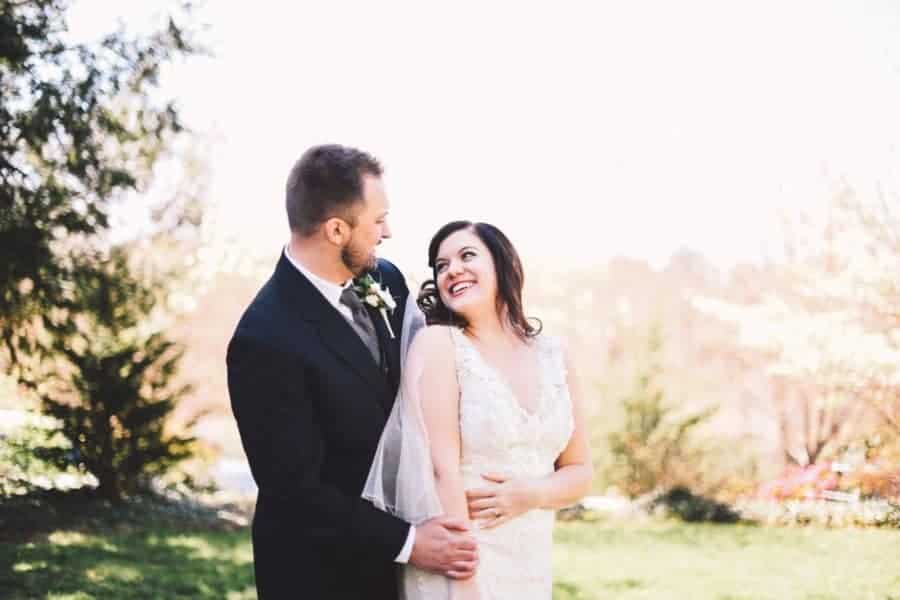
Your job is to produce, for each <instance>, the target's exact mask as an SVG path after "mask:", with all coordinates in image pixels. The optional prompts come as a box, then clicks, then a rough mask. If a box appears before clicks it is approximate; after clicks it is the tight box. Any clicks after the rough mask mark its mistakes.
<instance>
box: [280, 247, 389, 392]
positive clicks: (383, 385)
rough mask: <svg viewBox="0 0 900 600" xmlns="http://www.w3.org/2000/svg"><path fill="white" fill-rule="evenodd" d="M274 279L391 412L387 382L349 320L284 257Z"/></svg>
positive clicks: (334, 352) (325, 340) (329, 346)
mask: <svg viewBox="0 0 900 600" xmlns="http://www.w3.org/2000/svg"><path fill="white" fill-rule="evenodd" d="M275 279H276V281H277V282H278V284H279V287H280V288H281V289H282V290H283V291H284V293H285V294H286V295H287V298H288V301H289V302H290V303H291V304H292V305H294V306H297V309H298V310H300V311H302V313H303V318H304V319H306V320H307V321H314V322H316V324H317V326H318V330H319V335H320V337H321V339H322V344H323V345H324V346H325V347H326V348H327V349H328V350H329V351H330V352H332V353H333V354H335V355H337V356H338V357H339V358H340V359H341V360H342V361H343V362H344V363H346V364H347V366H348V367H349V368H350V369H351V370H352V371H353V372H354V373H356V374H357V375H358V376H360V377H361V378H362V379H363V380H364V381H365V382H366V383H367V384H369V385H370V386H371V389H372V392H373V395H374V396H375V397H376V398H377V400H378V403H379V404H381V405H382V406H383V407H385V409H388V408H389V407H390V403H391V400H393V399H392V398H390V391H389V389H388V382H387V381H386V380H385V378H384V376H383V375H382V374H381V370H380V369H379V368H378V365H376V364H375V363H374V361H373V360H372V355H371V354H369V350H368V349H367V348H366V345H365V344H364V343H363V341H362V340H361V339H360V338H359V335H357V333H356V332H355V331H354V330H353V327H351V326H350V324H349V323H348V322H347V320H346V319H345V318H344V317H343V316H342V315H341V314H340V313H339V312H338V311H337V309H336V308H335V307H333V306H332V305H331V304H330V303H329V302H328V300H326V299H325V298H324V297H323V296H322V294H321V293H319V290H317V289H316V288H315V286H314V285H313V284H312V283H310V281H309V280H308V279H307V278H306V277H304V276H303V274H302V273H300V272H299V271H298V270H297V269H295V268H294V266H293V265H291V264H290V262H289V261H288V260H287V258H285V257H284V255H282V256H281V259H280V260H279V261H278V266H277V267H276V268H275ZM379 318H380V316H379Z"/></svg>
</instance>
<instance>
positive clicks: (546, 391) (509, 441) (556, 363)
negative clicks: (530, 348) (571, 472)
mask: <svg viewBox="0 0 900 600" xmlns="http://www.w3.org/2000/svg"><path fill="white" fill-rule="evenodd" d="M451 331H452V334H451V335H452V337H453V341H454V345H455V350H456V370H457V376H458V379H459V385H460V394H461V396H460V403H459V411H460V430H461V439H462V457H461V459H462V460H461V468H462V473H463V480H464V485H465V487H466V488H467V489H469V488H476V487H483V486H484V485H485V480H484V479H482V478H481V475H482V474H483V473H502V474H505V475H509V476H511V477H523V478H532V477H543V476H545V475H548V474H550V473H552V472H553V470H554V463H555V461H556V459H557V458H558V457H559V455H560V453H561V452H562V451H563V449H564V448H565V447H566V445H567V444H568V442H569V438H570V437H571V435H572V431H573V427H574V424H573V417H572V407H571V400H570V398H569V391H568V387H567V385H566V369H565V362H564V360H563V356H562V351H561V348H560V346H559V343H558V341H557V340H556V339H555V338H552V337H548V336H545V335H540V336H538V337H537V338H536V339H535V343H536V344H537V349H538V355H539V365H540V366H539V368H540V371H541V375H540V382H541V383H540V387H541V389H540V394H539V401H538V406H537V408H536V409H535V410H534V412H533V413H529V412H527V411H526V410H525V409H524V408H523V407H522V405H521V404H520V403H519V401H518V400H517V399H516V397H515V396H514V395H513V392H512V390H511V388H510V387H509V385H508V384H507V383H506V382H505V381H504V380H503V379H502V377H501V376H500V375H499V373H497V372H496V371H495V370H494V369H493V368H492V367H491V366H490V365H489V364H488V363H486V362H485V361H484V359H483V358H482V357H481V355H480V354H479V352H478V350H477V349H476V348H475V346H474V345H472V342H471V341H470V340H469V339H468V338H467V337H466V336H465V335H464V334H463V333H462V331H460V330H458V329H455V328H453V329H451ZM553 522H554V512H553V511H551V510H532V511H530V512H528V513H525V514H523V515H521V516H519V517H517V518H515V519H512V520H510V521H508V522H507V523H505V524H503V525H500V526H498V527H495V528H492V529H476V530H475V531H474V535H475V537H476V539H477V540H478V553H479V565H478V571H477V575H476V576H475V578H476V582H477V586H478V589H479V592H480V596H481V600H550V598H551V597H552V595H553V575H552V566H553V560H552V549H553V538H552V535H553ZM450 585H452V584H450V582H449V581H448V580H447V579H446V578H444V577H442V576H439V575H435V574H432V573H428V572H425V571H422V570H419V569H416V568H415V567H412V566H406V567H404V568H403V582H402V588H403V596H404V598H406V599H408V600H432V599H443V598H450V597H451V595H450V592H449V586H450Z"/></svg>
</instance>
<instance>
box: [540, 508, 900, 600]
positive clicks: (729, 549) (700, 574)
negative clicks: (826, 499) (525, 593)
mask: <svg viewBox="0 0 900 600" xmlns="http://www.w3.org/2000/svg"><path fill="white" fill-rule="evenodd" d="M556 542H557V543H556V547H555V552H556V555H555V565H554V568H555V576H556V577H555V580H556V585H555V590H556V593H555V594H554V598H555V599H556V600H563V599H566V600H575V599H578V600H594V599H596V600H601V599H602V600H613V599H614V600H644V599H650V598H653V599H656V598H660V599H666V600H668V599H677V600H681V599H684V600H769V599H771V600H794V599H796V600H832V599H833V600H900V531H898V530H896V529H893V530H889V529H821V528H815V527H804V528H795V529H781V528H778V529H776V528H764V527H755V526H749V525H688V524H683V523H678V522H648V523H640V524H638V523H633V524H621V523H617V524H603V523H576V522H565V523H558V524H557V528H556Z"/></svg>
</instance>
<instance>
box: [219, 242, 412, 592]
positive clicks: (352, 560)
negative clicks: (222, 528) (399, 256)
mask: <svg viewBox="0 0 900 600" xmlns="http://www.w3.org/2000/svg"><path fill="white" fill-rule="evenodd" d="M375 277H376V278H380V280H381V281H382V283H383V284H384V285H386V286H387V287H388V288H390V291H391V294H392V295H394V296H395V297H396V299H397V309H396V310H394V311H393V314H392V315H391V324H392V327H393V330H394V332H395V333H396V335H397V338H398V339H396V340H391V339H390V338H389V336H388V334H387V330H386V327H385V325H384V322H383V320H382V317H381V315H380V314H379V313H377V312H375V311H371V312H372V320H373V323H374V324H375V327H376V329H377V330H378V333H379V337H380V343H381V346H382V351H383V353H384V355H385V358H386V360H387V367H388V368H387V370H388V372H387V374H385V373H384V372H383V370H382V369H380V368H379V367H378V366H377V365H376V364H375V362H374V361H373V360H372V357H371V355H370V354H369V352H368V350H367V349H366V347H365V345H364V344H363V342H362V340H360V338H359V336H358V335H357V334H356V332H355V331H354V330H353V329H352V327H351V326H350V325H349V323H347V321H346V320H345V318H344V317H343V316H342V315H341V314H340V313H339V312H338V311H337V310H336V309H335V308H334V307H333V306H332V305H331V304H330V303H329V302H328V301H327V300H326V299H325V298H324V297H323V296H322V295H321V293H320V292H319V291H318V290H317V289H316V288H315V287H314V286H313V284H312V283H310V281H309V280H308V279H307V278H306V277H304V276H303V275H302V274H301V273H300V272H299V271H298V270H297V269H296V268H295V267H294V266H293V265H291V264H290V262H289V261H288V260H287V259H286V258H285V257H284V256H283V255H282V257H281V260H279V262H278V265H277V267H276V269H275V273H274V274H273V275H272V277H271V278H270V279H269V281H268V282H266V284H265V285H264V286H263V287H262V289H261V290H260V291H259V293H258V294H257V296H256V298H255V299H254V300H253V302H252V303H251V304H250V306H249V307H248V308H247V310H246V311H245V313H244V315H243V317H242V318H241V320H240V322H239V323H238V326H237V329H236V331H235V333H234V336H233V337H232V339H231V342H230V343H229V345H228V356H227V364H228V389H229V393H230V396H231V406H232V410H233V411H234V416H235V418H236V419H237V424H238V429H239V430H240V434H241V441H242V443H243V445H244V450H245V452H246V453H247V458H248V459H249V462H250V468H251V470H252V472H253V477H254V479H255V480H256V483H257V486H258V487H259V496H258V498H257V503H256V513H255V515H254V519H253V553H254V567H255V573H256V586H257V591H258V593H259V598H260V600H283V599H292V600H293V599H296V598H336V599H337V598H341V599H342V598H347V599H351V598H353V599H356V598H374V599H381V598H384V599H385V600H396V598H397V587H396V565H395V564H394V562H393V561H394V559H395V557H396V556H397V554H398V553H399V552H400V550H401V548H402V547H403V543H404V542H405V541H406V536H407V534H408V532H409V525H408V524H407V523H405V522H403V521H402V520H400V519H397V518H395V517H393V516H391V515H388V514H386V513H384V512H381V511H379V510H378V509H376V508H375V507H374V506H372V505H371V504H370V503H368V502H366V501H364V500H363V499H362V498H361V497H360V493H361V492H362V488H363V485H364V483H365V480H366V476H367V475H368V471H369V467H370V465H371V462H372V458H373V456H374V453H375V450H376V448H377V446H378V440H379V438H380V436H381V432H382V429H383V428H384V425H385V422H386V420H387V416H388V414H389V413H390V409H391V405H392V403H393V401H394V396H395V393H396V390H397V384H398V382H399V379H400V364H399V363H400V340H399V336H400V329H401V325H402V323H403V308H404V306H405V302H406V297H407V295H408V293H409V291H408V289H407V287H406V283H405V281H404V280H403V276H402V275H401V274H400V272H399V271H398V270H397V268H396V267H394V265H392V264H391V263H389V262H387V261H384V260H380V261H379V263H378V269H377V271H376V273H375Z"/></svg>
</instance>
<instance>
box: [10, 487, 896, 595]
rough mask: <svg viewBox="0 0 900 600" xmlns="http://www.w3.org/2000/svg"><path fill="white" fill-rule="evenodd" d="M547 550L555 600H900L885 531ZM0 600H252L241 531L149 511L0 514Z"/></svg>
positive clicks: (674, 529) (702, 529)
mask: <svg viewBox="0 0 900 600" xmlns="http://www.w3.org/2000/svg"><path fill="white" fill-rule="evenodd" d="M13 516H16V521H15V523H14V522H13ZM16 523H18V524H19V525H20V526H19V527H16V526H15V524H16ZM22 523H27V524H28V526H27V528H23V527H22V526H21V524H22ZM556 541H557V544H556V556H555V566H554V568H555V575H556V585H555V594H554V598H555V600H575V599H578V600H591V599H597V600H601V599H602V600H640V599H650V598H652V599H663V600H666V599H675V600H707V599H708V600H767V599H773V600H774V599H777V600H794V599H797V600H826V599H834V600H838V599H840V600H868V599H871V600H900V531H897V530H888V529H867V530H859V529H842V530H825V529H817V528H813V527H807V528H797V529H769V528H761V527H752V526H743V525H739V526H727V525H726V526H714V525H685V524H681V523H675V522H647V523H626V524H622V523H604V522H595V523H577V522H560V523H559V524H558V526H557V531H556ZM299 583H300V582H298V584H299ZM0 597H2V598H3V599H4V600H20V599H26V598H28V599H32V598H38V599H52V600H90V599H103V600H105V599H115V600H119V599H121V600H130V599H138V598H140V599H144V598H146V599H150V598H152V599H166V600H168V599H181V598H184V599H188V598H191V599H213V598H216V599H226V600H250V599H252V598H255V597H256V596H255V593H254V591H253V568H252V553H251V549H250V539H249V531H248V530H247V529H246V528H236V527H233V526H229V525H228V524H227V523H223V522H222V521H220V520H218V519H217V518H216V516H215V513H214V512H213V511H207V512H204V511H202V510H201V511H198V510H197V509H196V508H194V509H190V508H185V507H184V506H183V505H178V504H166V503H162V502H156V501H152V502H151V501H141V502H137V503H131V504H129V505H126V506H120V507H117V506H111V505H107V504H102V503H97V502H95V501H90V502H88V501H84V502H76V503H74V504H73V503H71V502H69V501H67V504H65V505H63V506H61V505H59V504H58V503H55V502H45V503H38V504H34V505H33V506H30V507H24V508H23V507H21V506H20V507H17V508H16V510H15V511H12V510H10V509H9V507H4V506H0Z"/></svg>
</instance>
